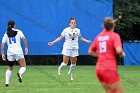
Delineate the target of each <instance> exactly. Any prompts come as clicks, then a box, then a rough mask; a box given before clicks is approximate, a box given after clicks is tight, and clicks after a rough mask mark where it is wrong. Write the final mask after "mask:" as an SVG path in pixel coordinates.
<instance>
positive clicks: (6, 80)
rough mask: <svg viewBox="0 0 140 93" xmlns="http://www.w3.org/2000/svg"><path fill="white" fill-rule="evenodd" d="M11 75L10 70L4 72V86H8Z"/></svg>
mask: <svg viewBox="0 0 140 93" xmlns="http://www.w3.org/2000/svg"><path fill="white" fill-rule="evenodd" d="M11 74H12V71H11V70H6V76H5V84H9V82H10V77H11Z"/></svg>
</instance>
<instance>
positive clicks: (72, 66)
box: [68, 64, 76, 77]
mask: <svg viewBox="0 0 140 93" xmlns="http://www.w3.org/2000/svg"><path fill="white" fill-rule="evenodd" d="M75 66H76V64H71V65H70V69H69V72H68V73H69V74H70V76H71V77H72V70H73V69H74V67H75Z"/></svg>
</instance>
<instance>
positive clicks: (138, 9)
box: [114, 0, 140, 40]
mask: <svg viewBox="0 0 140 93" xmlns="http://www.w3.org/2000/svg"><path fill="white" fill-rule="evenodd" d="M118 15H122V19H121V20H120V22H119V23H118V25H117V27H116V28H115V32H117V33H119V34H120V36H121V38H122V40H140V0H114V17H117V16H118Z"/></svg>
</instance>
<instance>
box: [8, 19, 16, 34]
mask: <svg viewBox="0 0 140 93" xmlns="http://www.w3.org/2000/svg"><path fill="white" fill-rule="evenodd" d="M14 26H15V21H13V20H9V21H8V28H7V35H8V37H15V36H16V35H17V31H14V30H12V28H14Z"/></svg>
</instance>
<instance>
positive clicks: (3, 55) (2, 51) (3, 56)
mask: <svg viewBox="0 0 140 93" xmlns="http://www.w3.org/2000/svg"><path fill="white" fill-rule="evenodd" d="M1 54H2V60H3V61H6V57H5V54H4V43H3V42H2V44H1Z"/></svg>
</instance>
